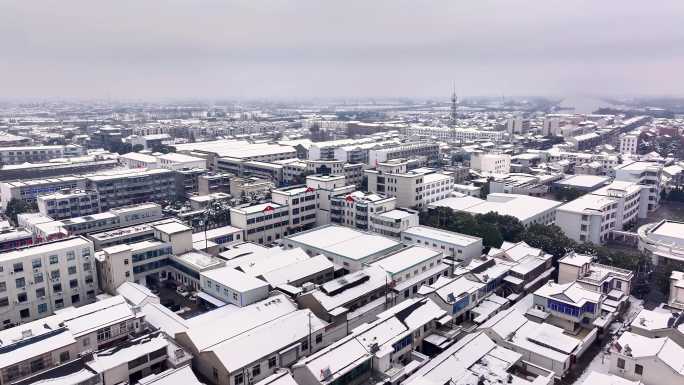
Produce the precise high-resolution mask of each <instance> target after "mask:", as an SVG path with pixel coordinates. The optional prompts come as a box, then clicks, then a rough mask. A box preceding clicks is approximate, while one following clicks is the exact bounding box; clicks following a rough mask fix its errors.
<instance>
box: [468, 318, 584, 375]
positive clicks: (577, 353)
mask: <svg viewBox="0 0 684 385" xmlns="http://www.w3.org/2000/svg"><path fill="white" fill-rule="evenodd" d="M478 330H481V331H483V332H484V333H485V334H486V335H487V336H488V337H489V338H491V339H492V340H494V341H495V342H496V343H497V344H498V345H500V346H502V347H504V348H507V349H510V350H513V351H515V352H517V353H520V354H521V355H522V359H523V360H525V361H527V362H529V363H531V364H533V365H536V366H539V367H542V368H544V369H546V370H550V371H552V372H553V373H554V377H555V378H558V379H560V378H562V377H563V376H565V374H566V373H567V372H568V370H570V368H571V367H572V365H573V364H574V363H575V361H576V360H577V359H579V358H580V357H581V355H582V354H583V353H584V352H585V351H586V349H588V348H589V347H590V346H591V345H592V344H593V342H594V341H595V340H596V332H589V333H587V334H584V335H578V336H572V335H570V334H567V333H566V332H565V330H563V329H561V328H559V327H556V326H554V325H551V324H549V323H537V322H534V321H531V320H529V319H528V318H526V317H525V315H523V313H522V312H521V311H520V310H519V309H518V308H515V307H512V308H510V309H506V310H504V311H502V312H500V313H498V314H496V315H495V316H494V317H492V318H491V319H489V320H488V321H487V322H485V323H484V324H482V325H480V326H479V327H478Z"/></svg>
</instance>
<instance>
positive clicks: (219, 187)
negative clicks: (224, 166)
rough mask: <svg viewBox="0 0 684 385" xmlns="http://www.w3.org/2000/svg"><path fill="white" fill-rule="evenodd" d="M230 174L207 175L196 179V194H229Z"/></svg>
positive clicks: (231, 175)
mask: <svg viewBox="0 0 684 385" xmlns="http://www.w3.org/2000/svg"><path fill="white" fill-rule="evenodd" d="M231 177H234V175H233V174H231V173H207V174H204V175H200V176H198V177H197V192H198V193H199V195H207V194H213V193H217V192H222V193H228V192H230V178H231Z"/></svg>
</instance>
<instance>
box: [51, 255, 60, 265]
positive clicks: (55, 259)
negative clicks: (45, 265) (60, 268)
mask: <svg viewBox="0 0 684 385" xmlns="http://www.w3.org/2000/svg"><path fill="white" fill-rule="evenodd" d="M58 263H59V257H58V256H56V255H51V256H50V264H51V265H56V264H58Z"/></svg>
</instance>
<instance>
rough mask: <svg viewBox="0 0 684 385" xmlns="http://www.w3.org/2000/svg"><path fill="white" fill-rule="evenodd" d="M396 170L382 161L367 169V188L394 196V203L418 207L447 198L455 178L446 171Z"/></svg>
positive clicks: (373, 191) (377, 192)
mask: <svg viewBox="0 0 684 385" xmlns="http://www.w3.org/2000/svg"><path fill="white" fill-rule="evenodd" d="M402 169H403V167H402ZM385 170H389V172H387V171H385ZM395 170H396V168H393V167H391V166H385V165H379V167H377V168H376V169H375V170H366V171H365V172H366V176H367V178H368V191H370V192H372V193H376V194H383V195H387V196H391V197H396V198H397V206H400V207H419V208H420V207H425V206H427V205H428V204H430V203H432V202H436V201H438V200H441V199H445V198H448V197H449V196H450V195H451V192H452V191H453V187H454V178H453V176H452V175H451V173H450V172H448V171H442V172H438V171H434V170H432V169H414V170H411V171H406V172H393V171H395Z"/></svg>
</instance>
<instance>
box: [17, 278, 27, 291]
mask: <svg viewBox="0 0 684 385" xmlns="http://www.w3.org/2000/svg"><path fill="white" fill-rule="evenodd" d="M14 284H15V285H16V287H17V288H18V289H19V288H22V287H26V280H25V279H24V278H23V277H22V278H17V279H15V280H14Z"/></svg>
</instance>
